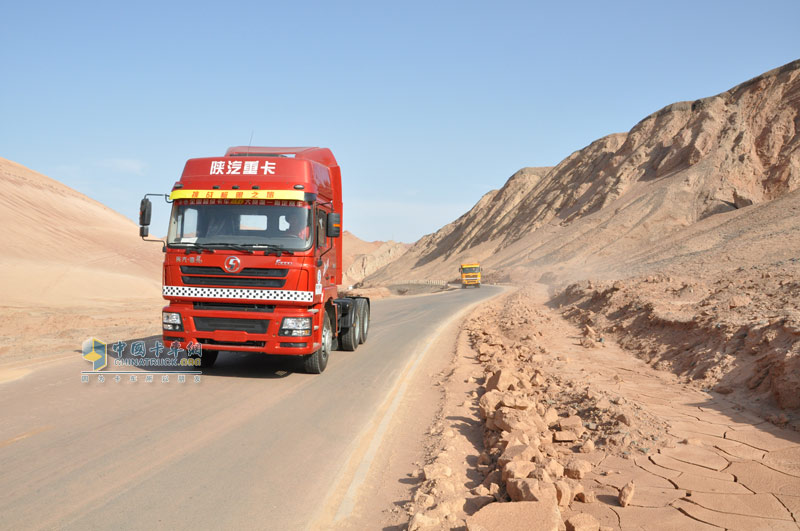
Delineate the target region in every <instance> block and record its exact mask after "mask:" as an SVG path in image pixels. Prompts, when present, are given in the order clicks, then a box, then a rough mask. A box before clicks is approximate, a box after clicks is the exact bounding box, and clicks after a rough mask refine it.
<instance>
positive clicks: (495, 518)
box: [467, 499, 562, 531]
mask: <svg viewBox="0 0 800 531" xmlns="http://www.w3.org/2000/svg"><path fill="white" fill-rule="evenodd" d="M532 522H535V523H536V529H537V530H538V531H558V530H559V527H560V526H561V523H562V522H561V513H560V512H559V511H558V506H557V505H556V503H555V500H553V499H547V500H543V501H537V502H528V501H523V502H516V503H490V504H489V505H487V506H485V507H484V508H483V509H481V510H480V511H478V512H477V513H475V514H474V515H472V516H470V517H468V518H467V530H468V531H494V530H500V529H502V530H503V531H530V529H531V524H532Z"/></svg>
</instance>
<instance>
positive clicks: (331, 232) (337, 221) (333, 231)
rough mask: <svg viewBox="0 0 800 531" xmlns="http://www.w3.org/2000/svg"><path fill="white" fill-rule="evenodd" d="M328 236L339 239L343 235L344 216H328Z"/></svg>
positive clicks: (334, 213) (332, 213) (337, 214)
mask: <svg viewBox="0 0 800 531" xmlns="http://www.w3.org/2000/svg"><path fill="white" fill-rule="evenodd" d="M325 233H326V236H328V237H329V238H338V237H339V236H341V234H342V215H341V214H339V213H337V212H331V213H330V214H328V227H327V228H326V229H325Z"/></svg>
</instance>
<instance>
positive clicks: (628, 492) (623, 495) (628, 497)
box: [618, 480, 636, 507]
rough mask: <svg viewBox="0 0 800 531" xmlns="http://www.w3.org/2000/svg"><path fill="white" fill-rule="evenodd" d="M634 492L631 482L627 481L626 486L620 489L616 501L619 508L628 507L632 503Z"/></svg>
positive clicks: (634, 488)
mask: <svg viewBox="0 0 800 531" xmlns="http://www.w3.org/2000/svg"><path fill="white" fill-rule="evenodd" d="M635 490H636V486H635V485H634V484H633V480H631V481H629V482H628V484H627V485H625V486H624V487H622V489H621V490H620V491H619V497H618V501H619V504H620V506H622V507H627V506H628V505H630V503H631V501H633V493H634V491H635Z"/></svg>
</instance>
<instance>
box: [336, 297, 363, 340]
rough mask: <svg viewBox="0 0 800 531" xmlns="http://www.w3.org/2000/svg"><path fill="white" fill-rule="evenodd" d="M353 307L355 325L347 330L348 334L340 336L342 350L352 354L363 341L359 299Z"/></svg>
mask: <svg viewBox="0 0 800 531" xmlns="http://www.w3.org/2000/svg"><path fill="white" fill-rule="evenodd" d="M353 306H355V307H354V308H353V312H354V313H353V324H351V325H350V328H348V329H347V332H345V333H344V334H342V335H341V336H339V346H340V347H342V350H349V351H350V352H352V351H354V350H355V349H357V348H358V343H359V341H360V340H361V315H360V314H359V311H358V299H356V300H355V302H354V304H353Z"/></svg>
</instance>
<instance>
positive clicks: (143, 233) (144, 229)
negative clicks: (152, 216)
mask: <svg viewBox="0 0 800 531" xmlns="http://www.w3.org/2000/svg"><path fill="white" fill-rule="evenodd" d="M149 235H150V228H149V227H139V236H140V237H142V238H147V237H148V236H149Z"/></svg>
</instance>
